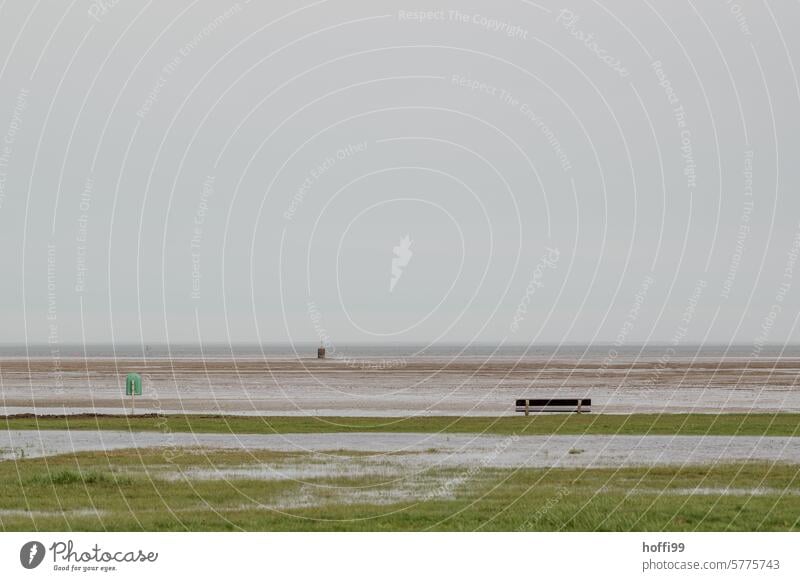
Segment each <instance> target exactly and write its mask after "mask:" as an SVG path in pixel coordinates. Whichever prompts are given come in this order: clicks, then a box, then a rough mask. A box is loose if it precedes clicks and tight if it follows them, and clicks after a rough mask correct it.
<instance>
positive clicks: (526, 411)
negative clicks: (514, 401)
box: [525, 399, 530, 417]
mask: <svg viewBox="0 0 800 581" xmlns="http://www.w3.org/2000/svg"><path fill="white" fill-rule="evenodd" d="M528 415H530V411H529V410H528V400H527V399H526V400H525V417H528Z"/></svg>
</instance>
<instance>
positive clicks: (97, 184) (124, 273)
mask: <svg viewBox="0 0 800 581" xmlns="http://www.w3.org/2000/svg"><path fill="white" fill-rule="evenodd" d="M797 22H800V5H799V4H798V3H797V2H789V1H783V2H739V3H737V2H727V1H722V0H720V1H717V2H691V1H680V2H650V1H647V0H645V1H643V2H636V3H630V2H622V1H614V2H603V3H601V2H588V1H575V2H568V3H553V2H544V1H543V2H539V3H534V2H527V1H520V0H513V1H512V0H508V1H500V2H494V1H493V2H488V1H484V2H446V1H443V2H424V1H422V2H414V3H409V4H406V3H402V2H386V1H373V2H354V1H333V0H331V1H317V2H308V3H301V2H289V1H285V0H284V1H277V2H276V1H270V2H238V3H230V2H211V1H196V2H188V1H174V2H149V3H143V2H134V1H129V0H119V1H118V2H112V1H108V2H99V1H97V2H90V1H87V0H80V1H74V2H71V3H68V2H56V1H44V2H29V1H23V0H9V1H7V2H5V3H3V4H2V7H0V139H2V140H3V141H2V143H0V242H2V249H3V252H2V253H1V254H0V272H1V273H2V276H1V277H0V281H2V282H0V289H1V290H0V292H1V293H2V294H0V316H1V317H2V321H3V323H2V325H0V342H24V341H29V342H45V341H47V340H48V339H50V340H51V341H53V342H55V343H68V342H81V341H89V342H105V341H110V340H112V339H113V340H116V341H126V342H128V341H134V342H138V341H141V340H143V341H145V342H158V341H166V340H170V341H181V342H186V341H198V340H203V341H237V342H243V341H257V340H261V341H316V340H318V339H319V338H323V339H326V340H328V339H329V340H331V341H334V342H335V341H340V342H353V341H359V342H367V341H434V340H439V341H457V342H467V341H474V340H478V341H510V342H529V341H546V342H560V341H573V342H574V341H579V342H589V341H595V342H598V341H605V342H609V341H617V343H618V344H620V345H623V344H631V343H639V342H647V341H661V342H663V341H674V342H675V343H676V344H679V343H680V344H683V343H699V342H723V343H728V342H737V343H744V344H753V345H755V346H757V345H759V344H761V343H764V342H776V343H785V342H789V341H797V340H798V338H799V337H800V331H798V329H797V327H796V322H797V321H796V318H797V314H798V305H800V299H799V298H798V297H800V266H798V265H797V264H796V263H795V261H796V259H797V254H798V245H800V238H798V236H800V195H798V191H800V190H799V187H798V186H800V164H798V163H797V156H798V150H799V149H800V148H799V147H798V146H799V145H800V115H798V111H799V110H800V109H798V106H800V89H799V88H798V79H797V76H796V75H797V70H796V69H797V67H796V65H795V61H796V57H797V56H798V55H800V39H798V38H797V35H796V34H795V31H794V28H793V26H792V25H793V24H796V23H797Z"/></svg>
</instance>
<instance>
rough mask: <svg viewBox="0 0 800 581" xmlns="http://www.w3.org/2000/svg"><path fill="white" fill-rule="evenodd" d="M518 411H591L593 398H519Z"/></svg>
mask: <svg viewBox="0 0 800 581" xmlns="http://www.w3.org/2000/svg"><path fill="white" fill-rule="evenodd" d="M517 411H518V412H525V415H526V416H527V415H528V414H530V413H531V412H577V413H579V414H580V413H583V412H590V411H592V400H591V399H589V398H559V397H554V398H549V399H518V400H517Z"/></svg>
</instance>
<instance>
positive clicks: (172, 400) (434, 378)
mask: <svg viewBox="0 0 800 581" xmlns="http://www.w3.org/2000/svg"><path fill="white" fill-rule="evenodd" d="M382 365H384V362H383V361H382V360H368V359H367V360H360V361H356V362H353V361H340V360H316V359H278V360H268V361H266V360H260V359H224V358H211V359H198V358H186V359H147V360H144V359H114V358H108V357H106V358H91V359H83V358H62V359H57V360H54V359H51V358H39V359H20V358H12V359H8V358H5V359H0V414H3V415H7V414H15V413H26V412H37V411H38V412H41V413H84V412H90V413H91V412H96V413H119V412H121V411H124V410H125V409H127V408H130V400H129V398H125V397H124V395H123V391H124V390H123V381H124V376H125V374H126V373H128V372H129V371H137V372H139V373H141V374H142V375H143V377H144V383H145V393H144V395H143V396H142V397H140V398H137V402H136V408H137V410H141V411H160V412H163V413H221V414H252V415H319V416H330V415H339V416H408V415H455V416H460V415H480V416H502V415H509V414H513V401H514V399H516V398H518V397H547V396H570V397H591V398H592V399H593V411H595V412H604V413H637V412H641V413H685V412H696V413H720V412H749V411H753V412H755V411H761V412H778V411H783V412H800V389H798V388H797V387H796V386H795V381H796V378H797V377H800V360H797V359H795V358H780V359H767V358H764V359H755V360H748V359H733V358H724V359H713V358H705V359H697V360H673V361H670V362H668V363H664V362H663V361H659V360H644V359H636V360H630V361H623V360H617V361H615V362H614V363H613V364H609V363H608V362H607V361H602V360H599V359H595V360H587V359H581V360H567V359H564V360H550V359H537V358H528V359H523V360H517V359H511V358H506V359H503V358H492V359H489V360H486V359H481V358H457V359H444V358H424V357H422V358H417V359H409V360H399V361H395V362H393V363H392V365H391V366H388V367H381V366H382Z"/></svg>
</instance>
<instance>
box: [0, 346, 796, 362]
mask: <svg viewBox="0 0 800 581" xmlns="http://www.w3.org/2000/svg"><path fill="white" fill-rule="evenodd" d="M316 349H317V345H316V344H312V343H297V344H294V345H289V344H277V343H267V344H263V345H256V344H234V345H223V344H207V345H197V344H191V345H188V344H172V345H164V344H146V345H134V344H119V345H108V344H105V345H94V344H89V345H66V344H64V345H57V346H53V345H29V346H27V347H26V346H24V345H0V357H6V358H18V357H26V356H27V357H56V356H57V357H126V358H127V357H147V358H167V357H171V358H199V357H206V358H220V357H223V358H228V357H241V358H252V357H256V358H261V357H267V358H285V357H298V356H299V357H314V356H315V355H316ZM610 353H612V354H613V357H614V358H622V359H628V358H633V359H659V358H661V357H664V356H665V354H669V358H670V359H676V358H689V359H692V358H703V359H705V358H714V359H719V358H721V357H731V358H742V357H756V356H757V357H761V358H772V357H800V345H788V346H782V345H766V346H764V347H762V348H761V349H760V351H758V352H756V351H755V350H754V348H753V346H752V345H703V346H698V345H683V346H679V347H670V346H669V345H628V346H624V347H615V346H614V345H605V344H595V345H576V344H569V345H552V344H548V345H544V344H542V345H522V344H514V345H503V346H497V345H491V344H483V343H482V344H472V345H456V344H435V345H422V344H418V345H415V344H381V345H377V344H341V345H337V346H336V348H335V349H330V348H329V349H328V354H329V356H334V357H337V356H338V357H351V358H397V357H435V358H452V357H456V356H458V357H477V358H489V357H499V358H500V357H502V358H516V359H518V358H522V357H531V358H559V359H604V358H607V357H609V354H610Z"/></svg>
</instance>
